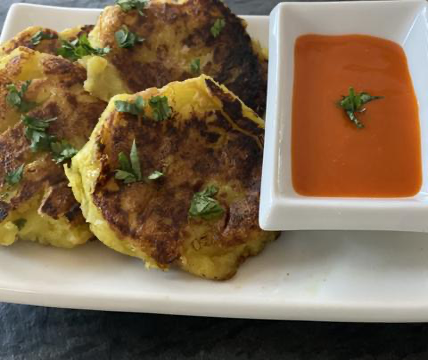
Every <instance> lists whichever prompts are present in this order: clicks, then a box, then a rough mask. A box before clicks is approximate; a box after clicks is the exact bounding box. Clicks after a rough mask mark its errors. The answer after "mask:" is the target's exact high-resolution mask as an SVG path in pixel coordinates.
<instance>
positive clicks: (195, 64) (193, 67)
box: [190, 59, 201, 75]
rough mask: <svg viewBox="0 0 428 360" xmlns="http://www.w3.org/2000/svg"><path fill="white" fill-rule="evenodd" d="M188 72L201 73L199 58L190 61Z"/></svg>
mask: <svg viewBox="0 0 428 360" xmlns="http://www.w3.org/2000/svg"><path fill="white" fill-rule="evenodd" d="M190 72H191V73H192V74H195V75H199V74H200V73H201V59H193V60H192V61H191V62H190Z"/></svg>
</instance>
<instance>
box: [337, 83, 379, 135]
mask: <svg viewBox="0 0 428 360" xmlns="http://www.w3.org/2000/svg"><path fill="white" fill-rule="evenodd" d="M383 98H384V97H383V96H372V95H370V94H367V93H365V92H361V93H356V92H355V90H354V88H353V87H350V88H349V95H348V96H342V100H340V101H339V103H338V105H339V106H340V107H341V108H342V109H343V110H345V112H346V115H347V116H348V118H349V120H351V121H352V122H353V123H354V124H355V126H356V127H357V128H359V129H362V128H364V124H363V123H362V122H361V121H359V120H358V119H357V116H356V115H355V113H362V112H364V111H366V108H365V107H363V106H364V105H365V104H367V103H368V102H370V101H373V100H378V99H383Z"/></svg>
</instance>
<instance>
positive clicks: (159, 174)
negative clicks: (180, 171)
mask: <svg viewBox="0 0 428 360" xmlns="http://www.w3.org/2000/svg"><path fill="white" fill-rule="evenodd" d="M162 176H164V173H163V172H160V171H157V170H155V171H153V172H152V173H151V174H150V175H149V176H147V179H148V180H157V179H159V178H161V177H162Z"/></svg>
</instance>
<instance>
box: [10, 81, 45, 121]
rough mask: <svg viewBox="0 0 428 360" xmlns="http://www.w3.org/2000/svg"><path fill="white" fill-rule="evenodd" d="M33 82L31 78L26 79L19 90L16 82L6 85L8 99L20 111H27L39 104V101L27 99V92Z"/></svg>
mask: <svg viewBox="0 0 428 360" xmlns="http://www.w3.org/2000/svg"><path fill="white" fill-rule="evenodd" d="M30 84H31V80H27V81H25V82H24V83H23V84H22V85H21V89H20V90H19V91H18V89H17V87H16V85H15V84H9V85H7V86H6V88H7V90H8V94H7V95H6V101H7V103H8V104H9V105H10V106H13V107H15V108H16V109H17V110H18V111H19V112H21V113H26V112H28V111H30V110H31V109H34V108H35V107H36V106H37V103H35V102H32V101H27V100H25V93H26V92H27V90H28V87H29V86H30Z"/></svg>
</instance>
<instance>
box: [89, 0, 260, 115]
mask: <svg viewBox="0 0 428 360" xmlns="http://www.w3.org/2000/svg"><path fill="white" fill-rule="evenodd" d="M219 22H220V24H223V25H224V27H223V25H220V27H219V26H217V29H220V30H219V33H218V35H216V36H214V35H213V30H212V28H213V26H214V27H215V24H216V23H217V25H218V24H219ZM222 22H223V23H222ZM124 25H125V26H127V28H128V30H129V31H131V32H133V33H135V34H136V35H138V36H139V37H140V38H142V39H144V40H142V42H137V44H136V45H135V46H133V47H131V48H121V47H119V45H118V41H117V40H116V39H115V34H116V33H117V32H118V31H120V30H121V29H122V28H123V26H124ZM89 38H90V41H91V44H92V46H94V47H99V48H104V47H110V48H111V49H112V50H111V52H110V54H109V55H107V56H106V59H107V60H108V61H109V63H110V64H112V65H113V66H114V67H115V69H116V70H117V71H118V77H119V78H120V80H121V81H122V83H123V86H122V87H121V89H124V90H127V91H128V92H130V93H134V92H136V91H142V90H145V89H147V88H150V87H162V86H164V85H166V84H168V83H169V82H171V81H182V80H185V79H189V78H192V77H196V76H199V74H200V73H204V74H207V75H210V76H212V77H213V78H214V79H215V80H216V81H218V82H220V83H222V84H224V85H226V86H227V87H228V88H229V89H230V90H231V91H233V92H234V93H235V94H236V95H237V96H239V97H240V99H241V100H242V101H243V102H244V103H245V104H246V105H247V106H249V107H250V108H252V109H253V110H255V111H256V112H257V113H258V114H259V115H261V116H262V115H263V114H264V111H265V105H266V83H267V59H266V58H265V56H264V55H263V54H262V53H261V50H260V48H259V47H258V46H256V45H254V44H253V42H252V40H251V38H250V36H249V35H248V34H247V32H246V23H245V21H244V20H242V19H240V18H238V17H237V16H236V15H234V14H233V13H232V12H231V11H230V9H229V8H228V7H227V6H226V5H225V4H224V3H223V2H222V1H220V0H188V1H180V2H177V1H165V0H152V1H150V3H149V5H148V6H147V8H146V9H144V16H142V15H140V14H139V12H138V11H137V10H131V11H128V12H124V11H123V10H122V9H121V8H120V7H119V6H117V5H116V6H111V7H107V8H105V9H104V11H103V13H102V14H101V16H100V18H99V20H98V22H97V24H96V26H95V28H94V30H93V31H92V32H91V33H90V36H89ZM195 61H199V62H200V66H199V67H200V71H199V70H198V69H197V66H196V67H195V66H192V63H193V64H194V62H195ZM89 70H91V69H89ZM95 72H97V71H95ZM88 77H89V78H91V73H89V75H88ZM102 80H103V76H100V79H99V81H100V82H102ZM88 90H90V91H91V92H93V93H94V94H99V93H102V92H103V90H104V91H107V90H106V89H105V86H104V84H103V86H102V87H101V88H97V84H96V83H95V84H91V85H90V86H89V89H88ZM101 98H104V99H105V97H103V96H102V95H101Z"/></svg>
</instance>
